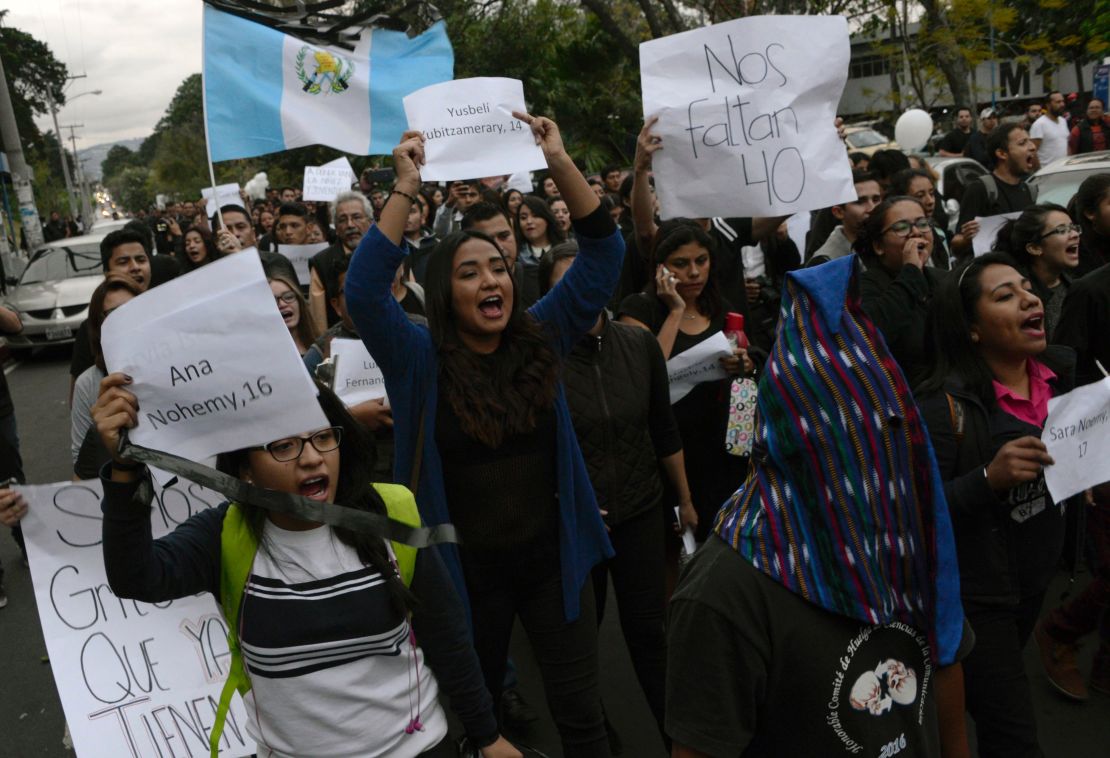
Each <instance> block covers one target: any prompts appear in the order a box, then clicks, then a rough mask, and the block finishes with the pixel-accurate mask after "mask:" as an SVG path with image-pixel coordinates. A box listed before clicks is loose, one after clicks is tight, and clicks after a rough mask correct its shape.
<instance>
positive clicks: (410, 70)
mask: <svg viewBox="0 0 1110 758" xmlns="http://www.w3.org/2000/svg"><path fill="white" fill-rule="evenodd" d="M454 67H455V59H454V53H453V52H452V50H451V43H450V41H449V40H448V39H447V28H446V26H445V25H444V23H443V22H442V21H439V22H437V23H436V24H435V25H433V26H432V27H430V28H429V29H428V30H427V31H425V32H424V33H423V34H421V35H420V36H418V37H415V38H412V39H410V38H409V37H408V35H406V34H405V33H403V32H394V31H388V30H384V29H365V30H364V31H363V32H362V35H361V37H360V38H359V41H358V43H357V44H356V45H355V49H354V50H353V51H351V50H345V49H343V48H338V47H324V46H319V45H313V44H310V43H308V42H305V41H304V40H301V39H298V38H297V37H293V36H290V35H288V34H283V33H282V32H280V31H277V30H276V29H272V28H270V27H268V26H265V25H263V24H258V23H255V22H253V21H248V20H247V19H245V18H242V17H240V16H236V15H233V14H230V13H224V12H223V11H218V10H216V9H215V8H212V7H211V6H208V5H205V6H204V107H205V114H206V118H207V120H208V141H209V147H210V149H211V151H212V160H213V161H226V160H231V159H233V158H249V157H252V156H255V155H264V154H266V153H274V152H278V151H279V150H288V149H290V148H294V147H303V146H305V145H327V146H329V147H334V148H336V149H338V150H342V151H344V152H346V153H351V154H352V155H385V154H388V153H389V152H390V151H392V150H393V147H394V146H395V145H396V144H397V142H399V141H400V138H401V134H402V133H403V132H404V130H405V128H406V124H407V121H406V119H405V110H404V106H403V105H402V102H401V99H402V98H403V97H404V96H405V95H408V94H410V93H412V92H415V91H416V90H418V89H420V88H422V87H426V86H428V85H429V84H436V83H438V82H444V81H450V80H451V79H452V78H454Z"/></svg>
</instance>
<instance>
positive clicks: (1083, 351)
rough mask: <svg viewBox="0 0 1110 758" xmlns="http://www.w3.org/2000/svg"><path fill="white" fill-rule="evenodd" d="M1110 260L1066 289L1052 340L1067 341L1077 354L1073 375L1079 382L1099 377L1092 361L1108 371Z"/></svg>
mask: <svg viewBox="0 0 1110 758" xmlns="http://www.w3.org/2000/svg"><path fill="white" fill-rule="evenodd" d="M1107 334H1110V264H1106V265H1103V266H1102V267H1100V268H1097V269H1095V270H1094V271H1093V272H1091V273H1090V274H1087V275H1086V276H1084V277H1082V278H1080V279H1077V280H1076V281H1075V282H1074V283H1073V284H1072V285H1071V287H1070V288H1069V289H1068V296H1067V298H1065V299H1064V310H1063V312H1062V313H1061V314H1060V323H1059V324H1057V325H1056V332H1055V333H1054V334H1053V341H1054V342H1056V343H1058V344H1060V345H1067V346H1068V347H1070V348H1072V349H1074V350H1075V352H1076V355H1077V361H1076V367H1075V378H1076V381H1077V382H1078V383H1079V384H1090V383H1091V382H1097V381H1098V380H1099V379H1102V372H1101V371H1099V369H1098V367H1097V366H1096V365H1095V361H1096V360H1097V361H1099V362H1100V363H1102V365H1103V367H1104V368H1106V369H1107V370H1108V371H1110V339H1107Z"/></svg>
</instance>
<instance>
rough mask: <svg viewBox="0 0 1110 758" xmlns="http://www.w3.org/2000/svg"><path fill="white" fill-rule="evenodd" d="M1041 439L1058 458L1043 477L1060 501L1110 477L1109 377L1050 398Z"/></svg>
mask: <svg viewBox="0 0 1110 758" xmlns="http://www.w3.org/2000/svg"><path fill="white" fill-rule="evenodd" d="M1041 441H1042V442H1044V444H1045V447H1047V448H1048V454H1049V455H1051V456H1052V459H1053V460H1054V461H1056V462H1055V463H1054V464H1053V465H1051V466H1046V467H1045V470H1044V480H1045V484H1046V485H1048V491H1049V493H1050V494H1051V495H1052V499H1053V500H1054V501H1056V502H1057V503H1060V502H1063V501H1064V500H1065V499H1067V498H1069V497H1071V496H1072V495H1077V494H1079V493H1080V492H1082V491H1084V490H1086V489H1089V488H1091V487H1094V486H1095V485H1096V484H1102V483H1103V482H1108V481H1110V465H1107V461H1110V378H1107V379H1103V380H1102V381H1099V382H1095V383H1094V384H1088V385H1086V386H1084V387H1079V388H1078V389H1074V390H1072V391H1071V392H1069V393H1068V394H1066V395H1061V396H1060V397H1054V398H1052V399H1051V400H1049V401H1048V418H1047V419H1046V420H1045V422H1044V431H1043V432H1041Z"/></svg>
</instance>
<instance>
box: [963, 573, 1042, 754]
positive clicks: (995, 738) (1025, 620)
mask: <svg viewBox="0 0 1110 758" xmlns="http://www.w3.org/2000/svg"><path fill="white" fill-rule="evenodd" d="M1043 601H1044V592H1043V591H1042V592H1038V593H1035V594H1034V595H1030V596H1029V597H1027V598H1025V599H1024V600H1023V601H1022V602H1021V604H1020V605H1018V606H1017V607H1016V608H999V607H986V606H981V605H977V604H975V603H973V602H969V601H966V600H965V601H964V613H965V615H966V616H967V621H968V623H969V624H971V628H972V630H973V631H974V632H975V647H974V648H973V649H972V651H971V654H970V655H968V657H967V658H965V659H964V662H963V668H964V690H965V693H966V697H967V710H968V712H969V713H970V714H971V717H972V718H973V719H975V733H976V735H977V737H978V741H979V756H980V758H994V757H995V756H999V758H1001V757H1002V756H1005V758H1041V757H1042V756H1043V755H1044V753H1043V752H1041V748H1040V745H1039V744H1038V741H1037V722H1036V717H1035V714H1034V711H1033V696H1032V693H1031V692H1030V690H1029V678H1028V676H1026V673H1025V663H1024V662H1023V661H1022V650H1023V649H1024V648H1025V643H1026V642H1028V641H1029V636H1030V635H1031V634H1032V633H1033V626H1034V625H1035V624H1036V623H1037V616H1038V615H1039V614H1040V611H1041V603H1042V602H1043Z"/></svg>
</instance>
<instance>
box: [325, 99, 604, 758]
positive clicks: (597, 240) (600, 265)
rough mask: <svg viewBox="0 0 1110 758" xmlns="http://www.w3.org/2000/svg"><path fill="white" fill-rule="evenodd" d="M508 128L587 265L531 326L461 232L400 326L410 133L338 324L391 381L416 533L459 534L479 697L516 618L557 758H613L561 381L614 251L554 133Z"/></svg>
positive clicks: (413, 136) (586, 520) (500, 262)
mask: <svg viewBox="0 0 1110 758" xmlns="http://www.w3.org/2000/svg"><path fill="white" fill-rule="evenodd" d="M517 117H518V118H520V119H521V120H523V121H525V122H526V123H528V124H529V125H530V127H531V129H532V132H533V134H534V135H535V137H536V142H537V144H539V145H540V146H541V148H542V149H543V151H544V155H545V156H546V158H547V162H548V166H549V167H550V170H551V174H552V175H553V176H554V177H556V179H557V181H558V184H559V189H560V192H561V194H562V196H563V197H564V198H565V199H566V201H567V206H568V207H569V209H570V213H571V217H572V219H574V226H575V229H576V231H577V233H578V240H579V248H580V252H579V255H578V258H577V260H576V261H575V263H574V265H573V266H572V267H571V269H570V271H568V272H567V274H566V276H565V278H564V280H563V281H562V282H561V283H560V284H559V285H558V286H557V287H555V288H554V289H553V290H552V291H551V292H550V293H549V294H548V295H547V296H546V297H544V298H542V299H541V300H540V301H539V302H537V303H536V304H535V305H534V306H532V308H530V309H529V310H528V311H524V309H523V307H522V306H521V303H520V300H519V298H518V297H517V292H516V291H515V287H514V284H513V278H512V275H511V273H510V272H509V269H508V266H507V265H506V262H505V259H504V257H503V256H502V254H501V251H500V248H498V246H497V245H496V243H495V242H494V240H493V239H492V238H490V237H488V236H487V235H484V234H481V233H479V232H475V231H462V232H456V233H453V234H451V235H449V236H448V237H447V238H446V239H444V240H443V241H442V242H441V243H440V244H439V246H438V247H437V248H436V250H435V252H434V253H433V254H432V257H431V259H430V261H429V263H428V272H427V278H426V289H425V297H426V300H425V303H426V310H427V315H428V325H429V328H428V329H425V328H423V327H419V326H415V325H413V324H411V323H410V322H409V321H408V319H407V318H406V317H405V314H404V312H403V310H402V309H401V307H400V305H399V304H398V303H397V301H396V299H395V298H394V297H393V295H392V294H391V292H390V283H391V281H392V280H393V274H394V271H396V269H397V267H398V265H400V264H401V262H402V260H403V259H404V256H405V251H404V250H403V249H402V248H401V247H400V246H399V245H400V243H401V236H402V233H403V229H404V220H405V217H406V215H407V214H408V208H409V203H411V202H412V200H413V198H412V195H413V193H414V192H415V190H416V188H417V187H419V184H420V166H421V165H422V164H423V160H424V147H423V137H422V136H421V135H420V134H419V133H418V132H409V133H406V135H405V137H404V139H403V141H402V143H401V144H400V145H398V146H397V147H396V148H395V149H394V151H393V157H394V165H395V168H396V171H397V183H396V185H395V187H394V191H393V194H392V195H391V196H390V198H389V202H388V203H387V205H386V206H385V209H384V210H383V212H382V217H381V220H380V221H379V223H378V225H377V226H375V227H373V228H372V229H371V230H370V231H369V233H367V235H366V237H364V238H363V240H362V242H361V244H360V245H359V247H358V249H357V250H356V251H355V254H354V256H353V258H352V260H351V265H350V268H349V270H348V273H347V281H346V294H347V306H348V308H349V310H350V313H351V315H352V317H353V318H354V322H355V324H356V326H357V327H358V332H359V334H360V335H361V336H362V339H363V340H364V341H365V342H366V345H367V348H368V349H369V351H370V354H371V355H372V356H373V357H374V359H375V360H376V361H377V363H378V365H379V366H380V367H381V369H382V373H383V374H384V376H385V383H386V390H387V392H388V394H389V400H390V403H391V404H392V406H393V418H394V434H395V455H396V464H395V472H396V473H395V475H396V478H397V479H398V480H401V481H415V482H418V486H417V494H418V499H419V502H420V507H421V512H422V515H423V516H424V519H425V521H427V522H429V523H431V524H439V523H443V522H446V521H448V520H449V521H451V522H452V523H454V524H455V526H456V528H457V529H458V530H459V534H460V537H461V539H462V546H461V547H460V548H458V550H457V551H456V550H454V549H453V548H447V549H446V550H445V551H444V552H445V553H446V554H447V562H448V566H449V568H450V569H451V570H452V572H453V575H454V577H455V579H456V582H457V584H458V586H459V587H460V589H461V590H462V591H463V592H464V593H465V595H466V597H467V598H468V600H469V605H470V618H471V621H472V628H473V633H474V643H475V648H476V649H477V651H478V657H479V659H480V660H481V663H482V670H483V673H484V675H485V681H486V686H487V687H488V688H489V690H490V692H491V693H493V695H494V699H495V701H496V700H498V699H499V696H500V692H501V687H502V680H503V678H504V671H505V660H506V653H507V650H508V644H509V637H510V635H511V632H512V627H513V622H514V619H516V618H519V619H520V621H521V623H522V625H523V627H524V630H525V632H527V634H528V636H529V639H530V640H531V643H532V647H533V650H534V651H535V653H536V658H537V659H538V661H539V665H540V670H541V672H542V674H543V679H544V686H545V690H546V693H547V702H548V705H549V706H550V708H551V712H552V715H553V716H554V719H555V723H556V726H557V727H558V729H559V733H560V736H561V738H562V743H563V749H564V754H565V755H567V756H606V755H608V754H609V748H608V741H607V738H606V733H605V727H604V720H603V717H602V711H601V696H600V691H599V687H598V660H597V629H596V626H595V621H594V615H595V611H594V608H593V593H592V588H591V586H590V583H589V582H588V579H589V576H590V570H591V568H592V567H593V566H594V565H595V564H597V563H598V562H600V561H601V560H604V559H605V558H608V557H611V556H612V547H611V546H610V544H609V540H608V538H607V537H606V535H605V527H604V524H603V523H602V520H601V515H600V513H599V511H598V507H597V500H596V499H595V497H594V493H593V489H592V487H591V485H590V481H589V477H588V475H587V473H586V468H585V464H584V462H583V460H582V453H581V451H580V450H579V448H578V443H577V440H576V439H575V436H574V429H573V427H572V424H571V419H570V412H569V410H568V408H567V403H566V397H565V394H564V392H563V387H562V384H561V382H560V380H559V366H560V362H561V360H562V358H563V356H565V355H566V354H567V353H568V352H569V351H570V349H571V347H573V345H574V344H575V343H576V342H577V341H578V339H579V338H580V337H581V336H582V335H583V334H585V332H586V331H587V330H588V329H589V328H590V327H591V326H592V325H593V324H594V322H595V321H596V319H597V316H598V313H599V312H600V311H601V309H602V307H603V306H604V305H605V302H606V301H607V299H608V298H609V294H610V293H611V292H612V290H613V287H614V286H615V285H616V280H617V276H618V274H619V272H620V261H621V255H622V253H623V250H624V245H623V242H622V240H621V237H620V235H619V233H617V231H616V229H615V227H614V226H613V223H612V221H611V220H610V219H609V217H608V216H606V215H605V213H604V212H603V211H602V210H601V209H600V206H599V204H598V200H597V196H596V195H595V194H594V193H593V192H592V191H591V190H590V188H589V186H588V185H587V184H586V180H585V179H584V178H583V177H582V174H581V172H579V171H578V169H577V168H576V167H575V165H574V162H573V161H572V160H571V158H570V156H569V155H567V153H566V150H565V148H564V147H563V142H562V138H561V137H560V135H559V130H558V127H557V126H556V125H555V123H554V122H552V121H550V120H549V119H546V118H536V117H532V116H529V115H526V114H517ZM540 204H541V205H542V202H541V203H540Z"/></svg>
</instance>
